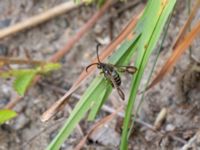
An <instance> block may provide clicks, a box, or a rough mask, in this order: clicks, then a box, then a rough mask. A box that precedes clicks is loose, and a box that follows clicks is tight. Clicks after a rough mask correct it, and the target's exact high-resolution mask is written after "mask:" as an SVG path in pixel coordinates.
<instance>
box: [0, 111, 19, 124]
mask: <svg viewBox="0 0 200 150" xmlns="http://www.w3.org/2000/svg"><path fill="white" fill-rule="evenodd" d="M15 116H17V113H16V112H15V111H12V110H8V109H1V110H0V124H3V123H5V122H6V121H8V120H10V119H12V118H14V117H15Z"/></svg>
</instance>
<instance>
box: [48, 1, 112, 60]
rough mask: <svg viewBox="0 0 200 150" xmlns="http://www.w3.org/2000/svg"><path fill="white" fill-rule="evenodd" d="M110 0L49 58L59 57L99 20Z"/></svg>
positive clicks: (57, 58)
mask: <svg viewBox="0 0 200 150" xmlns="http://www.w3.org/2000/svg"><path fill="white" fill-rule="evenodd" d="M111 3H112V0H108V1H107V2H106V3H105V5H104V6H103V7H102V8H101V9H99V10H98V11H97V12H96V13H95V14H94V15H93V16H92V17H91V19H90V20H89V21H88V22H87V23H86V24H85V25H84V26H83V27H82V28H80V30H79V32H78V33H77V34H76V35H75V36H73V37H71V38H70V40H69V41H68V42H67V43H66V44H65V46H64V47H63V48H62V49H61V50H59V51H58V52H57V53H56V54H54V55H53V57H52V58H51V59H50V60H51V61H53V62H55V61H58V60H59V59H61V58H62V57H63V56H64V55H65V54H66V53H67V52H68V51H69V50H70V49H71V48H72V47H73V46H74V45H75V44H76V43H77V42H78V41H79V40H80V39H81V37H82V36H83V35H84V34H85V33H87V31H88V30H89V29H90V28H91V27H92V26H94V24H95V23H96V22H97V21H98V20H99V18H100V17H101V16H102V15H103V14H104V13H105V11H106V10H107V9H108V7H110V5H111Z"/></svg>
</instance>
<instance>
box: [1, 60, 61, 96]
mask: <svg viewBox="0 0 200 150" xmlns="http://www.w3.org/2000/svg"><path fill="white" fill-rule="evenodd" d="M60 67H61V65H60V64H58V63H46V64H43V65H41V66H38V67H36V68H33V69H11V70H8V71H4V72H1V73H0V77H3V78H9V77H14V78H15V80H14V82H13V88H14V89H15V90H16V92H17V93H18V94H19V95H20V96H23V95H24V94H25V92H26V90H27V89H28V87H29V86H30V84H31V83H32V81H33V79H34V78H35V77H36V75H42V74H46V73H48V72H50V71H52V70H57V69H59V68H60Z"/></svg>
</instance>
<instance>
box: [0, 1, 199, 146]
mask: <svg viewBox="0 0 200 150" xmlns="http://www.w3.org/2000/svg"><path fill="white" fill-rule="evenodd" d="M62 2H64V0H48V1H45V0H41V1H36V0H29V1H27V0H10V1H0V14H1V15H0V27H1V28H3V27H6V26H8V25H11V24H15V23H16V22H19V21H21V20H24V19H26V18H28V17H30V16H32V15H34V14H38V13H39V12H42V11H44V10H47V9H49V8H51V7H53V6H55V5H58V4H59V3H62ZM131 2H132V1H131V0H130V1H128V2H127V3H128V4H129V3H131ZM126 5H127V4H126V3H117V4H115V5H114V6H113V7H112V8H111V9H110V10H109V11H108V12H107V13H106V14H105V15H104V17H102V18H101V19H100V20H99V21H98V23H97V24H96V25H95V26H94V27H93V28H92V29H91V30H90V31H89V32H88V33H86V34H85V36H84V37H83V38H82V39H81V40H80V41H79V42H77V44H76V45H75V46H74V48H73V49H71V51H70V52H69V53H68V54H67V55H66V56H65V57H64V58H63V59H62V69H61V70H59V71H56V72H54V73H53V74H51V75H49V76H46V77H43V79H42V81H41V82H40V83H39V84H37V85H35V86H34V87H32V88H31V89H30V90H29V92H28V94H27V95H26V96H25V97H24V98H23V100H21V101H20V102H19V103H18V104H17V105H16V106H15V108H14V110H16V111H17V112H18V113H19V115H18V117H17V118H15V119H14V120H11V121H9V122H8V123H6V124H5V125H2V126H1V128H0V150H21V149H24V150H26V149H30V150H43V149H45V147H46V146H47V145H48V143H50V141H51V140H52V139H53V137H55V135H56V133H57V131H58V130H59V128H60V127H61V126H62V124H63V123H64V121H65V119H66V118H67V116H68V115H69V110H70V109H71V108H70V107H72V108H73V107H74V105H75V104H76V102H77V98H72V99H71V100H70V102H69V106H70V107H69V106H66V107H65V109H64V110H63V111H61V112H59V113H58V114H57V115H56V116H55V117H54V118H53V119H52V120H51V121H49V122H48V123H42V122H41V121H40V115H41V114H42V113H43V112H44V111H45V110H47V109H48V108H49V106H51V105H52V104H53V103H54V102H55V101H56V100H58V98H59V97H61V96H62V94H61V93H59V92H58V90H56V89H57V88H53V90H52V88H50V87H58V88H61V89H65V90H67V89H69V87H70V86H71V85H72V84H73V82H74V81H75V80H76V78H77V77H78V75H79V74H80V72H81V71H82V70H83V69H84V68H85V67H86V66H87V65H88V64H90V61H91V58H93V57H96V56H95V54H96V53H95V47H96V40H97V39H100V40H103V41H104V42H105V43H108V42H109V41H110V39H111V33H113V35H112V36H113V37H116V35H117V34H118V33H119V32H120V30H121V29H122V28H123V27H124V26H125V25H126V23H127V22H128V21H129V19H130V18H131V17H132V16H133V15H135V14H137V13H138V12H139V11H140V10H141V9H142V7H144V5H145V3H143V2H142V1H141V2H140V3H139V4H138V5H137V6H132V7H130V8H128V9H123V8H125V6H126ZM121 9H122V11H121V12H120V13H118V14H117V15H116V13H115V12H116V11H119V10H121ZM95 11H96V7H95V6H94V5H91V6H81V7H79V8H78V9H75V10H73V11H70V12H69V13H66V14H63V15H61V16H59V17H56V18H55V19H52V20H50V21H48V22H46V23H44V24H42V25H39V26H37V27H34V28H31V29H29V30H27V31H24V32H21V33H18V34H16V35H14V36H10V37H8V38H6V39H4V40H2V41H0V55H8V54H11V53H12V56H17V57H21V58H23V57H25V54H24V50H28V51H29V53H30V55H31V57H32V58H33V59H42V60H47V59H48V58H50V57H51V56H52V55H53V54H54V53H55V52H56V51H57V50H59V49H60V48H62V46H63V45H64V44H65V43H66V41H67V40H68V39H70V37H71V36H72V35H74V34H75V33H76V32H77V31H78V29H79V28H80V27H81V26H82V25H83V24H84V23H85V22H86V21H87V20H88V19H90V17H91V16H92V14H94V12H95ZM113 14H115V15H113ZM110 16H113V21H111V19H110ZM186 17H187V10H186V7H185V2H184V3H183V2H180V1H179V2H178V5H177V7H176V11H175V12H174V14H173V18H172V21H171V24H170V27H169V31H168V35H167V37H166V40H165V42H164V44H163V46H162V52H161V54H160V56H159V60H158V63H157V68H161V67H162V65H163V64H164V62H165V61H166V59H167V58H168V57H169V55H170V54H171V51H170V47H171V44H172V43H173V41H174V39H175V37H176V35H177V33H178V31H179V30H180V28H181V26H182V25H183V23H184V21H185V20H186ZM196 20H198V18H196ZM111 22H112V25H113V26H112V27H111V26H110V25H111ZM198 43H199V42H198V39H197V40H196V41H195V44H194V46H193V47H192V52H193V53H194V55H195V56H196V57H197V58H198V60H200V53H199V52H198V48H199V44H198ZM156 54H157V51H156V50H155V52H154V54H153V55H152V57H151V58H150V60H149V63H148V67H147V68H149V67H151V66H152V65H153V63H154V60H155V57H156ZM190 62H191V60H190V59H189V52H186V54H184V55H183V56H182V57H181V59H180V60H179V61H178V63H177V64H176V66H175V67H174V68H173V70H172V71H171V73H170V74H168V75H167V76H166V77H165V78H164V79H163V80H162V82H161V83H159V84H158V85H156V86H155V87H154V88H152V89H151V90H149V91H148V92H147V93H146V94H145V98H144V101H143V104H142V106H141V109H140V112H139V116H138V117H139V118H140V119H141V120H143V121H145V122H146V123H147V124H151V125H153V124H154V121H155V119H156V116H157V115H158V113H159V112H160V110H161V109H162V108H167V110H168V114H167V117H166V120H165V122H164V124H163V125H162V126H161V129H160V130H159V132H154V131H152V130H150V129H149V128H147V127H146V126H144V125H141V124H138V123H136V125H135V130H134V131H133V133H132V136H131V139H130V145H129V147H130V149H134V150H137V149H140V150H141V149H148V150H150V149H152V150H153V149H180V148H181V147H182V146H183V145H184V142H187V141H188V140H189V139H190V138H191V137H193V136H194V135H195V133H196V132H197V131H198V129H199V125H200V117H199V116H200V114H199V112H200V111H199V99H200V95H199V94H198V90H196V89H194V90H193V91H189V96H188V97H187V98H185V96H184V95H183V93H181V92H180V88H177V87H180V86H179V85H180V78H181V76H182V75H185V74H187V72H189V71H188V70H189V69H188V68H187V65H188V64H190ZM190 68H191V67H190ZM146 72H147V73H145V75H144V78H143V81H142V83H145V82H146V81H147V79H148V73H149V72H150V69H147V70H146ZM154 74H155V73H154ZM130 79H131V78H130V76H125V77H123V85H122V86H123V89H124V92H125V94H126V95H127V94H128V91H129V88H130ZM88 83H89V82H88ZM88 83H87V85H84V86H82V87H81V88H80V89H79V90H78V91H77V92H76V95H77V96H79V95H81V94H82V93H83V91H84V90H85V89H86V87H87V86H88ZM0 87H1V88H0V107H1V108H2V107H3V106H4V105H5V104H7V103H8V102H9V101H10V99H12V98H13V97H15V93H14V91H13V89H12V87H11V81H10V80H6V81H5V80H3V79H0ZM141 89H142V86H141ZM195 90H196V91H195ZM140 98H141V97H140V96H138V101H139V100H140ZM113 99H114V100H113ZM108 101H109V102H107V105H108V106H110V107H113V108H117V107H119V106H120V105H121V102H120V101H119V98H118V95H117V94H116V92H113V93H112V95H111V96H110V98H109V100H108ZM107 114H108V113H106V112H105V111H104V110H102V111H101V112H100V114H99V115H98V116H97V118H98V119H100V118H101V117H103V116H105V115H107ZM93 123H94V122H92V123H88V122H87V121H82V122H81V123H80V126H81V130H82V132H83V133H84V134H85V133H87V131H88V130H89V129H90V127H91V126H92V124H93ZM120 124H121V119H120V118H117V119H114V120H113V121H112V122H111V123H109V124H107V126H106V127H107V128H105V129H102V130H100V131H99V132H97V133H96V134H98V133H99V134H101V135H100V136H99V137H95V136H91V137H90V140H89V141H88V143H87V145H85V147H84V148H85V149H118V148H117V147H118V145H119V139H120V134H121V133H120V132H121V131H120V128H119V126H120ZM161 131H162V132H163V134H161V133H160V132H161ZM38 133H40V134H39V135H38V136H37V137H36V138H34V139H32V137H34V136H35V135H37V134H38ZM82 137H83V136H82V134H81V132H80V131H79V130H77V129H76V130H75V132H74V133H73V134H72V135H71V136H70V138H69V139H67V140H66V142H65V143H64V144H63V145H62V148H61V149H66V150H70V149H73V148H74V146H75V145H77V143H78V142H79V141H80V139H81V138H82ZM174 137H178V138H179V139H181V140H182V141H180V140H179V139H178V138H177V139H176V138H174ZM195 145H196V146H197V147H196V148H197V149H198V148H199V149H200V147H198V146H200V139H197V141H196V144H195ZM193 148H195V147H193Z"/></svg>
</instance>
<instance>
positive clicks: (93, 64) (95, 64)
mask: <svg viewBox="0 0 200 150" xmlns="http://www.w3.org/2000/svg"><path fill="white" fill-rule="evenodd" d="M98 64H99V63H92V64H90V65H88V66H87V67H86V68H85V70H86V72H87V71H88V69H89V68H90V67H91V66H93V65H98Z"/></svg>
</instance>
